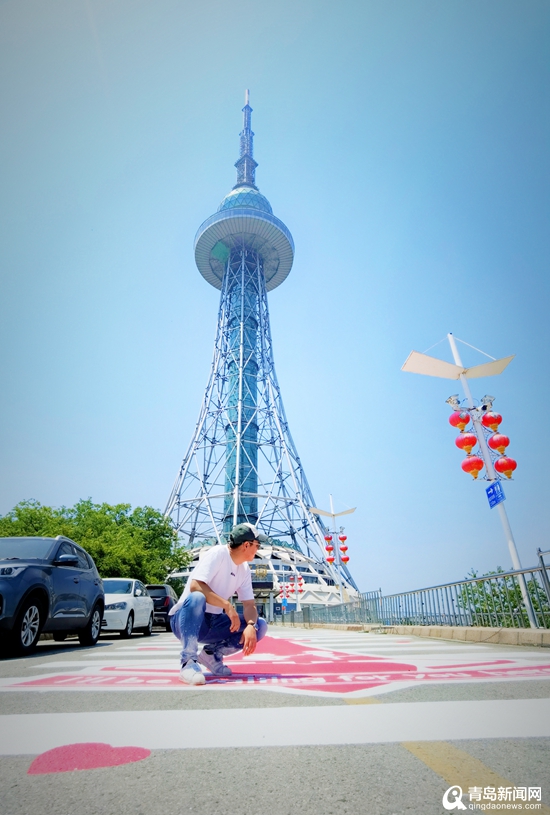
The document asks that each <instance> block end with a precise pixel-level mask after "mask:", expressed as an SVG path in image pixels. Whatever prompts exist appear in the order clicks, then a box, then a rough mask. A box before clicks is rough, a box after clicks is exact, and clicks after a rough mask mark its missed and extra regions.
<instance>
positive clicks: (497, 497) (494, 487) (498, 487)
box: [485, 481, 506, 509]
mask: <svg viewBox="0 0 550 815" xmlns="http://www.w3.org/2000/svg"><path fill="white" fill-rule="evenodd" d="M485 492H486V493H487V500H488V501H489V506H490V508H491V509H493V507H496V505H497V504H500V503H502V501H506V496H505V495H504V490H503V489H502V484H501V483H500V481H493V483H492V484H489V486H488V487H486V488H485Z"/></svg>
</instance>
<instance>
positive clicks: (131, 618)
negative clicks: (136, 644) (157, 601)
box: [120, 611, 134, 639]
mask: <svg viewBox="0 0 550 815" xmlns="http://www.w3.org/2000/svg"><path fill="white" fill-rule="evenodd" d="M133 630H134V612H133V611H131V612H130V613H129V614H128V620H127V622H126V628H125V629H124V630H123V631H121V632H120V636H121V637H124V639H128V637H131V636H132V631H133Z"/></svg>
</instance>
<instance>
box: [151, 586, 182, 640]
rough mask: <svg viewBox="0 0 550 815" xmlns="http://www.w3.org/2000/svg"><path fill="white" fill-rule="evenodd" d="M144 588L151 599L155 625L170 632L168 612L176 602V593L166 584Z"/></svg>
mask: <svg viewBox="0 0 550 815" xmlns="http://www.w3.org/2000/svg"><path fill="white" fill-rule="evenodd" d="M145 588H146V589H147V591H148V592H149V594H150V595H151V597H152V598H153V603H154V610H153V614H154V623H155V625H162V626H164V628H165V629H166V630H167V631H171V630H172V629H171V628H170V622H169V620H168V612H169V611H170V609H171V608H172V606H175V605H176V603H177V602H178V597H177V594H176V592H175V591H174V589H173V588H172V586H169V585H168V584H167V583H161V584H155V585H151V586H146V587H145Z"/></svg>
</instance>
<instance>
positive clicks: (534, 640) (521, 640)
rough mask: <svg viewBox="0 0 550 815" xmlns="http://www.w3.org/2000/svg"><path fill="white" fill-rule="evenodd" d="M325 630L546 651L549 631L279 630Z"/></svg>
mask: <svg viewBox="0 0 550 815" xmlns="http://www.w3.org/2000/svg"><path fill="white" fill-rule="evenodd" d="M286 625H288V626H289V627H294V628H296V627H298V628H302V627H304V628H328V629H332V630H336V631H361V632H363V633H367V634H369V633H373V634H398V635H408V636H412V637H431V638H436V639H442V640H455V641H456V640H459V641H461V642H488V643H494V644H495V645H527V646H531V647H533V646H534V647H537V648H550V630H548V629H540V628H539V629H537V628H483V627H481V626H479V627H475V626H471V627H469V626H451V625H449V626H447V625H376V624H375V625H372V624H370V625H362V624H360V623H354V624H352V623H309V624H305V625H303V626H300V625H293V624H292V623H284V624H283V627H284V626H286Z"/></svg>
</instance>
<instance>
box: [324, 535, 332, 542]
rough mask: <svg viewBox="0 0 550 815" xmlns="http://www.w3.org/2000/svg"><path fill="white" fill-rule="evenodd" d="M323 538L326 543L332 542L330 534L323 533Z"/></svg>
mask: <svg viewBox="0 0 550 815" xmlns="http://www.w3.org/2000/svg"><path fill="white" fill-rule="evenodd" d="M325 540H326V542H327V543H332V535H325Z"/></svg>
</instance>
